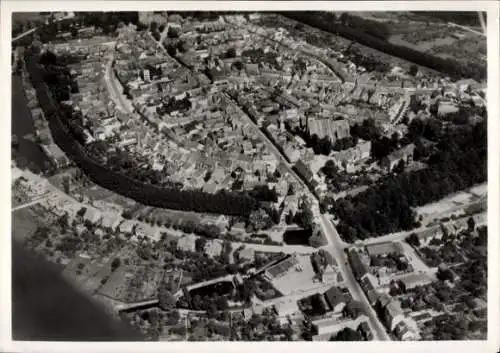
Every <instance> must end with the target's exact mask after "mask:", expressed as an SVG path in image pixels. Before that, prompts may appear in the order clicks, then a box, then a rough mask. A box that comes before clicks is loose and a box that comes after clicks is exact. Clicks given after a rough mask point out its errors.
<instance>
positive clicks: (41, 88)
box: [25, 51, 257, 216]
mask: <svg viewBox="0 0 500 353" xmlns="http://www.w3.org/2000/svg"><path fill="white" fill-rule="evenodd" d="M25 61H26V67H27V70H28V72H29V73H30V78H31V80H32V83H33V86H34V87H35V89H36V91H37V97H38V101H39V103H40V106H41V107H42V109H43V110H44V113H45V116H46V117H47V119H48V121H49V127H50V130H51V132H52V136H53V138H54V141H55V142H56V144H57V145H58V146H59V147H60V148H61V149H62V150H63V151H64V152H65V153H66V155H68V156H69V157H70V158H71V160H73V161H74V162H75V163H76V164H77V165H78V166H79V167H80V168H81V169H82V170H83V171H84V172H85V173H86V174H87V175H88V176H89V178H90V179H91V180H92V181H93V182H95V183H96V184H98V185H101V186H103V187H105V188H107V189H110V190H112V191H114V192H117V193H119V194H122V195H124V196H127V197H130V198H132V199H134V200H136V201H138V202H141V203H143V204H146V205H150V206H156V207H164V208H171V209H178V210H186V211H187V210H190V211H196V212H210V213H219V214H229V215H240V216H248V215H249V214H250V213H251V212H252V211H253V210H254V209H255V208H256V206H257V202H256V201H255V199H254V198H253V197H251V196H249V195H246V194H236V193H232V192H226V191H221V192H219V193H217V194H207V193H204V192H201V191H198V190H177V189H171V188H162V187H158V186H156V185H151V184H146V183H143V182H140V181H138V180H136V179H133V178H131V177H130V176H129V175H128V174H124V173H119V172H116V171H113V170H111V169H110V168H109V167H108V166H106V165H103V164H101V163H98V162H96V161H95V160H94V159H92V158H91V157H89V156H88V154H87V152H86V150H85V148H84V146H82V145H81V144H80V143H79V142H78V141H76V140H75V138H74V134H73V133H72V131H71V129H70V128H69V126H68V121H69V120H70V115H69V114H71V112H68V111H62V110H61V106H60V104H59V102H57V101H55V99H53V98H52V95H51V93H50V92H49V89H48V87H47V84H46V82H45V81H44V76H43V72H42V71H41V69H40V67H39V66H38V63H37V57H36V56H35V55H34V54H33V53H31V52H30V51H26V57H25ZM54 84H56V82H54ZM55 89H57V88H54V87H53V89H52V90H55ZM61 99H63V98H61Z"/></svg>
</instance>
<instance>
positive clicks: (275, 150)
mask: <svg viewBox="0 0 500 353" xmlns="http://www.w3.org/2000/svg"><path fill="white" fill-rule="evenodd" d="M224 96H225V97H226V99H227V100H228V102H229V103H230V104H232V105H233V106H234V107H236V108H237V109H238V110H239V111H240V112H241V114H242V116H243V117H245V119H246V120H247V121H248V122H249V123H250V124H252V125H253V126H254V128H255V131H256V132H257V133H258V134H259V136H260V137H261V139H262V140H263V141H264V142H265V143H266V144H267V147H268V148H269V150H270V151H271V152H272V153H273V154H274V155H275V156H276V157H277V158H278V160H279V161H280V162H281V163H282V165H283V166H284V167H285V169H286V171H287V172H288V173H289V174H290V175H292V176H293V177H294V178H295V179H296V181H297V182H298V183H299V184H300V186H302V188H303V189H304V191H305V192H306V193H307V194H308V196H309V198H310V199H311V200H314V202H315V203H317V197H316V195H314V194H313V193H312V192H311V191H310V190H309V188H308V187H307V185H306V184H305V183H304V181H303V180H302V179H301V178H300V177H299V176H298V174H297V173H296V172H295V171H294V170H293V169H292V165H291V164H290V163H288V161H287V160H286V158H285V157H284V156H283V154H282V153H281V152H280V150H279V149H278V148H277V147H276V145H275V144H274V142H273V141H272V140H271V139H270V138H269V137H268V136H267V135H266V134H265V133H264V132H263V131H262V130H261V129H260V127H259V126H258V125H257V123H255V122H254V121H253V120H252V119H251V118H250V117H249V116H248V115H247V114H246V113H245V112H244V111H243V110H242V109H241V107H240V106H239V105H238V103H237V102H235V101H234V100H233V99H232V98H231V97H229V96H228V95H227V94H225V93H224Z"/></svg>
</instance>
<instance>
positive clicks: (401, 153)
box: [380, 143, 415, 171]
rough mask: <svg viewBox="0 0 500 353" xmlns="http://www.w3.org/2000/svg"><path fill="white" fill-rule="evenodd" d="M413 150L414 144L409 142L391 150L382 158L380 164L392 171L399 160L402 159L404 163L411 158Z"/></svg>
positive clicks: (408, 161)
mask: <svg viewBox="0 0 500 353" xmlns="http://www.w3.org/2000/svg"><path fill="white" fill-rule="evenodd" d="M414 152H415V145H414V144H413V143H410V144H409V145H406V146H404V147H403V148H401V149H399V150H397V151H394V152H392V153H391V154H390V155H388V156H386V157H384V158H382V160H381V162H380V164H381V166H382V168H384V169H387V170H388V171H392V170H393V169H394V167H396V166H397V165H398V163H399V162H401V161H403V162H404V163H405V165H406V164H408V163H410V162H411V161H412V160H413V153H414Z"/></svg>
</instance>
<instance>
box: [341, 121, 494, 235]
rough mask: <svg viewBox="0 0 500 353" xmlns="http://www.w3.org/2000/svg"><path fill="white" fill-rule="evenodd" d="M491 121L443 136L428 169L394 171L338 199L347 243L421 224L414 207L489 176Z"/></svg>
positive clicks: (449, 132)
mask: <svg viewBox="0 0 500 353" xmlns="http://www.w3.org/2000/svg"><path fill="white" fill-rule="evenodd" d="M486 136H487V135H486V121H483V122H481V123H479V124H477V125H475V126H469V127H468V130H467V131H454V130H450V131H448V132H447V133H445V134H444V136H443V137H441V139H440V141H439V142H438V144H437V149H438V150H437V152H436V153H434V154H433V155H432V156H431V157H430V158H429V160H428V163H429V166H428V168H426V169H422V170H418V171H414V172H404V173H401V174H398V175H390V176H388V177H387V178H386V179H384V180H383V181H382V182H381V183H380V184H378V185H375V186H373V187H370V188H369V189H367V190H366V191H364V192H361V193H359V194H357V195H355V196H353V197H352V196H347V197H346V198H343V199H340V200H337V201H336V202H335V203H334V204H333V207H332V210H333V212H334V213H335V214H336V215H337V216H338V217H339V219H340V222H339V226H338V229H339V232H340V233H341V234H342V236H343V238H344V239H345V240H346V241H349V242H353V241H355V240H356V239H364V238H367V237H373V236H380V235H382V234H387V233H392V232H396V231H400V230H409V229H412V228H414V227H415V226H418V222H417V221H416V219H415V216H416V214H415V212H414V210H413V208H414V207H418V206H421V205H424V204H427V203H429V202H433V201H436V200H439V199H441V198H443V197H445V196H446V195H449V194H451V193H454V192H457V191H460V190H463V189H465V188H468V187H471V186H473V185H475V184H477V183H481V182H484V181H485V180H486V179H487V152H486V150H487V143H486Z"/></svg>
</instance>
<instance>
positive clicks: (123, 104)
mask: <svg viewBox="0 0 500 353" xmlns="http://www.w3.org/2000/svg"><path fill="white" fill-rule="evenodd" d="M104 81H105V82H106V86H107V87H108V92H109V94H110V96H111V99H113V98H114V99H113V101H114V102H115V103H116V104H117V105H118V106H119V108H120V109H121V110H122V111H123V112H124V113H129V114H132V113H133V111H134V109H133V107H132V104H131V103H130V101H128V100H127V99H126V98H125V96H124V94H123V92H122V89H121V85H120V83H119V82H118V79H117V78H116V77H115V73H114V72H113V59H110V60H109V61H108V62H107V64H106V71H105V72H104Z"/></svg>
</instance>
